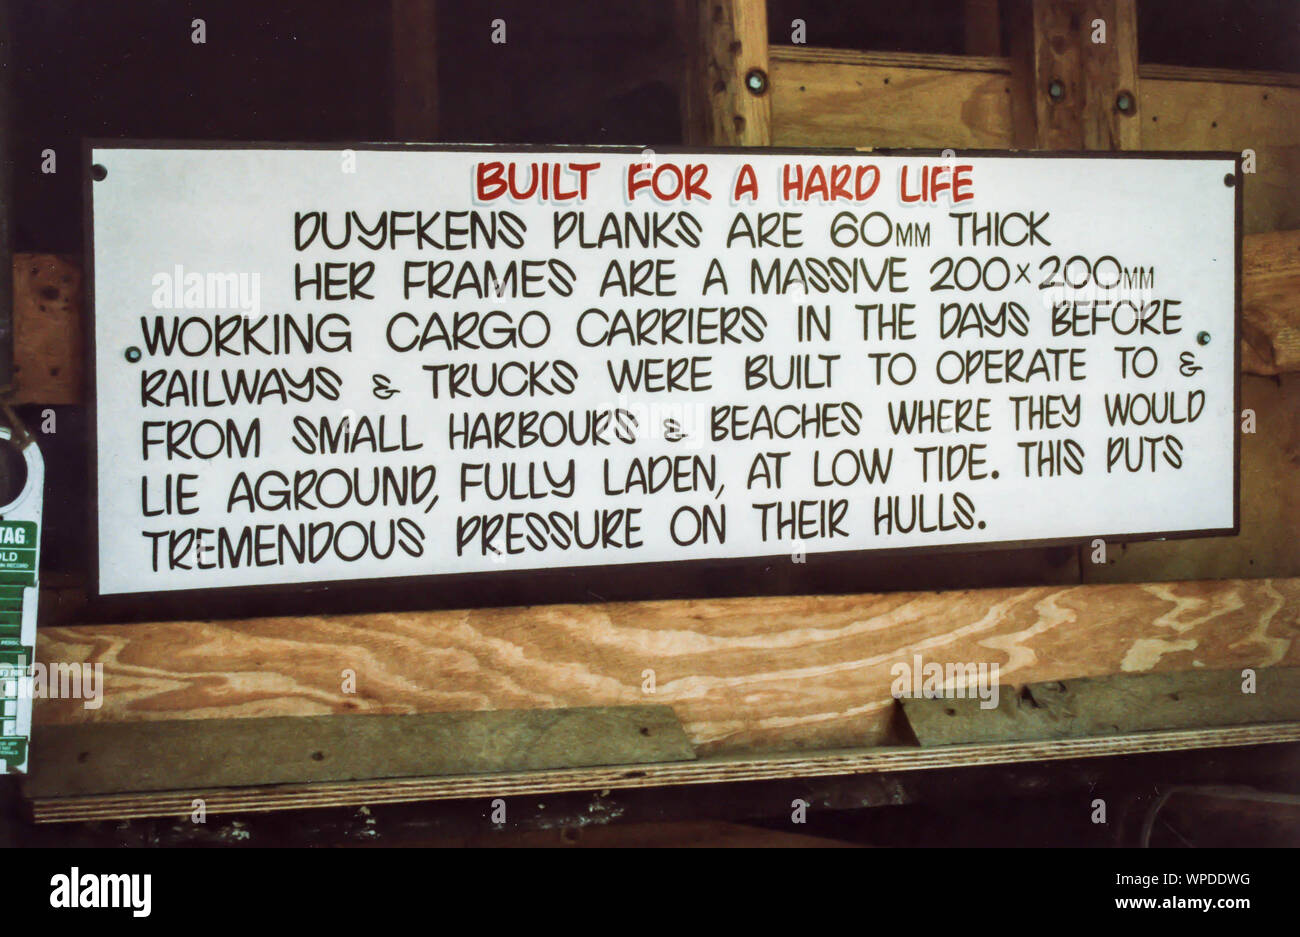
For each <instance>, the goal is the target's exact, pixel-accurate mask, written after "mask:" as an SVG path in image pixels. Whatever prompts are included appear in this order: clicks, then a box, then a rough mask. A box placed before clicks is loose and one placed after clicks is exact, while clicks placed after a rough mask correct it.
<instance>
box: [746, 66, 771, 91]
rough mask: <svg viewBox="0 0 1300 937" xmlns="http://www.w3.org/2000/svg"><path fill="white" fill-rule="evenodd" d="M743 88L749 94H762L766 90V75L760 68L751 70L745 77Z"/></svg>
mask: <svg viewBox="0 0 1300 937" xmlns="http://www.w3.org/2000/svg"><path fill="white" fill-rule="evenodd" d="M745 87H746V88H748V89H749V93H750V94H762V93H763V92H765V91H766V90H767V73H766V72H765V71H763V70H762V69H761V68H751V69H750V70H749V71H748V73H746V75H745Z"/></svg>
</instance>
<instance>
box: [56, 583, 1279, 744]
mask: <svg viewBox="0 0 1300 937" xmlns="http://www.w3.org/2000/svg"><path fill="white" fill-rule="evenodd" d="M1298 612H1300V580H1297V579H1277V580H1268V579H1258V580H1223V581H1213V582H1169V583H1148V584H1117V585H1090V586H1066V587H1062V586H1041V587H1036V588H1028V589H980V590H967V591H956V592H898V593H888V594H867V595H842V596H790V597H771V598H762V599H726V600H713V601H703V600H696V601H671V602H636V603H619V604H592V605H552V606H537V607H526V608H497V609H476V610H466V611H441V612H413V613H404V614H371V615H358V616H320V617H296V618H253V619H247V620H236V621H222V622H215V621H182V622H159V623H149V624H129V625H102V626H96V625H80V626H74V627H58V628H45V629H42V630H41V631H40V632H39V635H38V643H37V658H38V660H40V661H42V662H44V663H46V664H47V665H48V664H51V663H55V662H89V663H98V664H102V665H103V675H104V680H105V684H104V686H105V692H104V695H103V702H102V706H100V707H99V708H98V709H86V708H84V707H83V705H82V703H81V701H79V700H52V699H47V700H40V701H38V704H37V707H36V712H35V718H36V721H37V722H38V723H39V724H51V723H79V722H94V721H98V720H106V721H127V720H140V719H178V718H212V717H235V716H288V715H307V714H320V713H346V712H375V713H410V712H441V711H455V710H480V709H526V708H532V707H557V706H604V705H624V704H632V703H661V704H665V705H668V706H671V707H673V709H674V710H675V712H676V714H677V717H678V718H679V719H680V720H681V722H682V723H683V726H684V727H685V729H686V732H687V735H688V736H689V737H690V740H691V742H692V743H693V744H694V745H695V746H696V749H697V751H699V752H700V753H702V754H710V753H718V752H760V751H774V750H781V749H808V748H843V747H854V746H862V745H875V744H881V743H884V742H888V741H891V740H893V739H895V738H897V736H896V735H895V734H894V733H893V732H891V721H892V719H893V717H894V715H895V712H894V700H893V697H892V695H891V687H892V684H893V682H894V674H893V673H892V672H891V668H892V667H893V665H895V664H900V663H901V664H904V665H908V666H910V665H911V664H912V663H913V656H914V655H918V654H919V655H921V657H922V659H923V660H924V661H934V662H938V663H946V662H958V661H960V662H981V661H983V662H988V663H997V664H998V666H999V668H1000V680H1001V682H1002V683H1003V684H1013V683H1025V682H1033V681H1041V680H1053V679H1064V678H1069V677H1083V676H1096V675H1101V674H1107V673H1116V672H1141V671H1151V670H1190V669H1192V668H1195V667H1207V668H1231V667H1248V666H1249V667H1263V666H1271V665H1280V664H1285V665H1292V666H1293V665H1295V664H1296V663H1297V662H1300V650H1298V649H1297V647H1296V640H1295V639H1296V637H1297V628H1298V625H1297V619H1298V617H1300V616H1298ZM345 671H352V672H354V673H355V678H356V679H355V683H356V692H355V693H347V692H344V689H343V681H344V680H345V679H346V676H347V675H346V673H345ZM647 671H653V681H654V683H653V689H654V691H655V692H654V693H647V692H644V691H643V687H645V688H648V687H649V683H648V680H649V675H648V674H647V673H646V672H647Z"/></svg>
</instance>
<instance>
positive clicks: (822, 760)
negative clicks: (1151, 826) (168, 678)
mask: <svg viewBox="0 0 1300 937" xmlns="http://www.w3.org/2000/svg"><path fill="white" fill-rule="evenodd" d="M1296 740H1300V724H1296V723H1274V724H1269V725H1261V726H1233V727H1229V728H1217V729H1194V730H1179V731H1171V732H1142V733H1137V734H1133V735H1118V736H1111V737H1107V738H1085V739H1055V740H1051V741H1045V742H1004V743H1001V744H994V745H949V746H941V747H937V748H921V747H917V746H910V747H897V748H872V749H855V750H849V751H823V752H816V753H811V754H790V753H787V754H782V755H768V756H759V757H754V756H733V757H717V758H711V759H701V760H700V761H695V762H677V763H665V764H658V765H639V766H635V767H631V766H629V767H622V768H619V767H613V768H605V767H599V768H571V769H556V770H550V771H533V772H527V773H519V774H496V775H469V776H463V777H454V778H396V779H392V780H387V781H353V782H347V783H341V784H314V785H280V786H275V787H260V788H214V789H211V790H192V791H169V792H157V793H150V794H120V795H97V796H88V797H64V798H38V799H35V800H33V801H32V804H31V806H32V815H33V818H34V819H35V820H36V822H37V823H54V822H67V821H85V820H106V819H128V818H134V817H188V816H190V814H191V812H192V811H193V810H194V801H195V800H196V799H201V800H202V801H203V804H204V807H205V809H206V811H207V813H208V816H209V817H211V816H213V815H220V814H228V813H258V812H267V811H272V810H296V809H302V808H309V807H336V806H350V805H360V804H370V805H374V804H392V803H409V802H413V801H422V800H452V799H465V798H475V797H485V798H486V797H491V798H496V797H502V798H509V797H517V796H524V795H535V794H556V793H563V792H565V791H589V790H627V789H635V788H645V787H675V786H680V785H689V784H717V783H724V782H731V781H761V780H770V779H777V778H815V777H833V776H836V775H851V774H879V773H883V772H895V771H919V770H933V769H940V768H953V767H975V766H979V765H999V764H1017V763H1023V762H1031V761H1033V762H1041V761H1064V760H1068V759H1077V758H1098V757H1105V756H1113V755H1131V754H1145V753H1151V752H1170V751H1186V750H1189V749H1205V748H1231V747H1237V746H1245V745H1264V744H1277V743H1282V742H1294V741H1296Z"/></svg>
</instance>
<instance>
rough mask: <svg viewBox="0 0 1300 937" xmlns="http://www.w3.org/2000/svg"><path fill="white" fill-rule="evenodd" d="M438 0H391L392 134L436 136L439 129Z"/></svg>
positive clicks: (422, 137)
mask: <svg viewBox="0 0 1300 937" xmlns="http://www.w3.org/2000/svg"><path fill="white" fill-rule="evenodd" d="M436 10H437V2H436V0H392V21H393V135H394V136H395V137H396V138H397V139H398V140H433V139H435V138H436V137H437V133H438V42H437V31H436V16H435V14H436Z"/></svg>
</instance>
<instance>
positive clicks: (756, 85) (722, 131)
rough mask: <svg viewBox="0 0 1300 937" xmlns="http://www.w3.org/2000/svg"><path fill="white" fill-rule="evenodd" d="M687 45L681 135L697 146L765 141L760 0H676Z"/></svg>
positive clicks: (768, 129) (768, 128)
mask: <svg viewBox="0 0 1300 937" xmlns="http://www.w3.org/2000/svg"><path fill="white" fill-rule="evenodd" d="M677 23H678V31H679V35H680V41H681V44H682V46H683V48H685V49H686V59H685V68H684V72H683V77H682V83H681V88H680V94H681V109H682V139H683V141H684V142H686V143H688V144H693V145H697V146H770V145H771V143H772V101H771V78H770V76H769V66H768V55H767V5H766V2H765V0H678V3H677Z"/></svg>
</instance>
